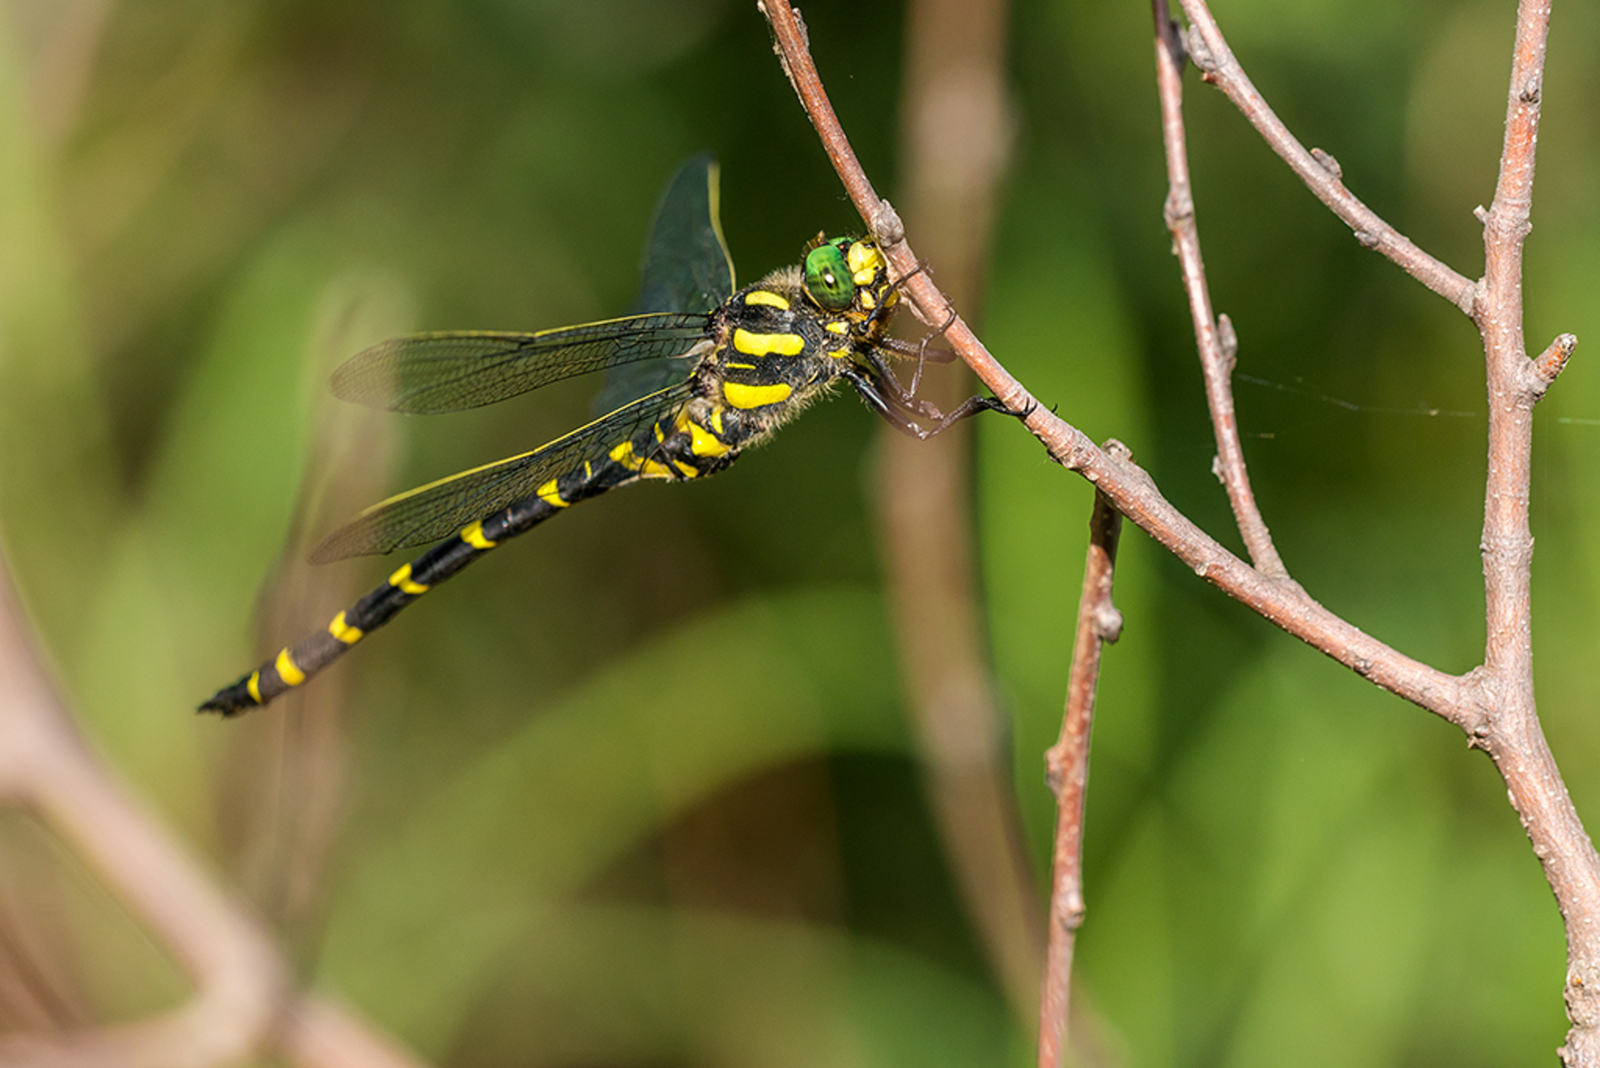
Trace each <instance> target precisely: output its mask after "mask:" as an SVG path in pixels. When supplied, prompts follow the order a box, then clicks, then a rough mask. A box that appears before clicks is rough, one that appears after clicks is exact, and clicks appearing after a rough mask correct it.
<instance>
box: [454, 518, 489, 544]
mask: <svg viewBox="0 0 1600 1068" xmlns="http://www.w3.org/2000/svg"><path fill="white" fill-rule="evenodd" d="M461 540H462V541H464V542H466V543H467V544H468V545H470V546H472V547H473V548H474V549H493V548H494V546H495V543H494V542H492V541H490V540H489V539H488V537H487V536H486V535H485V534H484V533H483V520H481V519H480V520H478V522H476V523H474V524H472V525H471V526H470V527H468V528H467V529H466V530H463V531H462V532H461Z"/></svg>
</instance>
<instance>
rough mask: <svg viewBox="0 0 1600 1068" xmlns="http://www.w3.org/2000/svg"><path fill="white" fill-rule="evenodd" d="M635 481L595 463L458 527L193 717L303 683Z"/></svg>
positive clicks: (262, 700)
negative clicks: (492, 561)
mask: <svg viewBox="0 0 1600 1068" xmlns="http://www.w3.org/2000/svg"><path fill="white" fill-rule="evenodd" d="M637 477H638V475H637V474H636V473H635V472H633V471H630V470H628V469H627V468H625V467H622V466H620V465H617V464H612V463H607V464H604V465H597V469H596V470H594V472H593V474H591V475H590V476H589V477H588V478H587V479H583V480H582V481H581V482H579V484H578V485H576V486H574V487H572V488H571V489H566V488H565V487H563V489H562V492H561V493H560V494H558V493H557V492H556V488H555V484H553V483H552V484H550V485H548V486H546V487H544V488H545V490H546V492H545V493H544V494H543V495H541V496H534V497H529V498H527V499H526V500H522V501H518V502H517V503H516V504H513V505H511V506H510V507H509V508H506V509H504V510H503V511H499V512H496V513H495V514H494V515H492V516H490V517H489V518H487V519H484V520H482V521H480V522H477V523H473V524H471V525H470V526H467V527H465V528H463V529H462V530H461V531H460V532H459V533H457V534H455V535H454V536H452V537H450V538H448V539H446V540H444V541H442V542H440V543H439V544H437V545H435V546H434V547H433V548H431V549H429V550H428V551H427V552H425V553H423V554H422V555H421V556H419V557H417V558H416V559H415V560H413V561H411V562H410V563H409V564H406V565H405V566H404V567H402V568H400V569H399V570H398V571H396V572H395V573H394V574H392V575H390V576H389V579H388V581H387V582H385V583H383V584H382V585H381V586H378V587H377V588H376V589H374V590H372V592H370V593H368V594H367V595H366V596H365V597H363V598H361V600H359V601H357V602H356V603H355V604H354V605H352V606H350V607H349V608H347V609H345V610H344V611H343V612H340V613H339V614H338V615H336V616H334V617H333V619H332V621H331V622H329V624H328V625H327V627H325V628H324V629H322V630H320V631H318V632H317V633H315V634H313V635H311V636H310V637H309V638H306V639H305V640H304V641H302V642H300V643H299V644H298V645H296V646H294V647H293V648H286V649H282V650H280V651H279V652H278V655H277V656H275V657H273V658H272V659H271V660H268V661H266V662H265V663H263V664H262V665H261V666H260V667H258V668H256V670H254V671H252V672H251V673H250V674H248V675H246V676H244V677H243V678H241V679H240V680H239V681H238V682H235V683H234V684H233V685H231V686H225V687H223V688H222V689H220V690H218V691H217V692H216V694H215V695H213V696H212V698H211V699H210V700H209V701H206V702H205V703H204V704H202V705H201V706H200V711H202V712H220V713H222V714H223V715H224V716H232V715H236V714H238V713H240V712H244V711H246V710H248V709H252V708H259V707H260V706H262V705H264V704H266V703H267V702H268V701H271V700H272V699H273V698H274V697H277V696H279V695H280V694H283V693H286V692H288V691H289V690H292V689H294V688H295V687H296V686H299V685H301V684H302V683H304V682H305V681H306V680H307V679H309V678H310V677H311V676H312V675H315V674H316V673H317V672H319V671H321V670H322V669H323V668H325V667H327V666H328V665H329V664H331V663H333V662H334V661H335V660H337V659H339V657H341V656H343V655H344V653H345V650H347V649H349V648H350V647H351V646H352V645H354V644H356V642H358V641H360V640H361V639H362V638H364V637H366V636H367V635H368V634H371V633H372V632H373V631H374V630H377V629H378V628H379V627H381V626H383V625H384V624H385V623H387V622H389V620H390V619H392V618H393V617H394V614H395V613H396V612H398V611H400V609H402V608H404V607H405V606H406V605H408V604H410V603H411V602H412V601H415V600H416V599H417V598H418V597H421V596H422V595H423V594H424V593H427V592H428V591H429V590H430V589H432V588H433V587H435V586H437V585H438V584H439V583H441V582H443V581H444V580H445V579H447V578H449V577H450V576H452V575H454V574H455V573H456V572H458V571H460V570H461V569H462V568H464V567H466V566H467V565H468V564H470V563H472V561H474V560H476V559H478V558H479V557H480V556H483V555H484V554H485V553H487V552H489V551H490V550H491V549H493V548H495V547H496V546H497V545H499V544H500V543H502V542H504V541H505V540H506V539H507V538H514V537H516V536H517V535H518V534H521V533H523V532H524V531H527V530H531V529H533V528H534V527H536V526H538V525H539V524H540V523H542V522H544V521H545V520H546V519H549V518H550V517H551V516H553V515H555V514H556V513H557V512H560V511H562V510H563V509H565V508H567V507H569V506H570V505H573V504H576V503H577V502H578V501H580V500H583V499H584V498H586V497H593V496H595V495H597V494H600V493H604V492H605V491H606V490H608V489H612V488H614V487H616V486H620V485H622V484H623V483H625V482H630V481H632V480H633V479H635V478H637ZM562 481H563V482H565V480H564V479H563V480H562Z"/></svg>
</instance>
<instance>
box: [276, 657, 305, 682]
mask: <svg viewBox="0 0 1600 1068" xmlns="http://www.w3.org/2000/svg"><path fill="white" fill-rule="evenodd" d="M272 666H273V667H275V668H277V669H278V677H279V678H280V679H282V680H283V681H284V682H287V683H288V684H289V685H290V686H298V685H300V684H301V683H302V682H305V681H306V673H305V672H304V671H301V670H300V668H299V667H298V666H297V665H296V664H295V662H294V661H293V660H292V659H291V658H290V657H289V650H287V649H284V650H282V651H281V652H279V653H278V659H276V660H274V661H273V662H272Z"/></svg>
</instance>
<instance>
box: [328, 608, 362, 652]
mask: <svg viewBox="0 0 1600 1068" xmlns="http://www.w3.org/2000/svg"><path fill="white" fill-rule="evenodd" d="M328 633H329V634H331V635H333V636H334V637H335V638H338V639H339V640H340V641H342V642H344V643H345V644H346V645H354V644H355V643H356V642H358V641H360V640H361V639H362V637H363V636H364V635H365V632H364V631H363V630H362V629H361V628H360V627H352V626H351V625H350V624H348V623H346V622H345V621H344V613H343V612H340V613H339V614H338V615H336V616H334V617H333V622H332V623H329V624H328Z"/></svg>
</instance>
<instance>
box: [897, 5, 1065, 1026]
mask: <svg viewBox="0 0 1600 1068" xmlns="http://www.w3.org/2000/svg"><path fill="white" fill-rule="evenodd" d="M905 21H906V43H905V75H904V78H905V88H904V92H903V96H902V99H903V104H902V108H903V112H902V117H901V130H902V135H901V145H902V153H901V159H902V161H903V166H902V168H901V172H900V173H901V176H902V177H901V188H902V189H903V190H904V196H905V201H906V213H907V215H908V216H909V217H910V218H911V219H912V220H913V221H914V223H915V225H916V226H917V231H918V233H920V234H923V235H924V241H925V243H926V245H927V246H928V251H929V253H930V254H931V255H932V256H933V257H934V258H935V259H936V260H937V262H938V263H939V278H940V281H941V282H942V283H943V284H944V285H946V286H948V287H950V289H951V290H952V291H953V292H954V293H956V294H958V295H959V297H958V299H959V300H960V302H961V304H962V305H963V306H965V307H971V306H973V305H976V304H977V302H978V299H979V295H980V294H981V292H982V280H983V273H984V272H983V268H984V264H985V261H986V258H987V257H986V251H987V248H988V244H989V237H990V231H991V226H990V221H991V220H992V218H993V216H994V211H993V203H994V198H995V190H996V188H997V186H998V184H999V181H1000V178H1001V176H1002V174H1003V171H1004V165H1005V157H1006V150H1005V146H1006V136H1005V132H1004V131H1005V124H1006V107H1005V103H1006V101H1005V89H1004V86H1005V79H1004V75H1003V73H1002V68H1003V66H1004V63H1005V54H1006V48H1005V42H1006V32H1005V31H1006V3H1005V0H912V2H911V3H909V4H908V5H907V6H906V13H905ZM951 137H957V138H959V139H960V141H961V143H962V144H963V145H965V146H967V149H968V151H965V152H961V153H952V152H949V151H947V147H948V145H949V141H950V138H951ZM970 380H971V373H970V372H969V371H967V369H966V367H964V366H962V365H960V364H952V365H929V367H928V373H927V374H926V375H925V376H924V377H923V378H922V381H921V389H920V390H919V394H920V395H921V396H922V397H924V398H925V399H927V400H928V401H930V402H931V403H933V404H934V405H935V406H937V407H940V408H943V409H945V410H947V411H948V410H949V409H951V408H953V407H954V406H955V405H956V404H959V403H960V402H961V401H962V400H963V399H965V397H966V396H967V395H968V394H969V393H971V392H972V384H971V381H970ZM971 430H972V424H971V423H957V424H956V425H954V426H952V427H950V428H948V429H947V430H946V431H945V432H944V433H942V434H940V435H938V436H937V437H935V438H932V439H930V440H928V441H917V440H915V439H913V438H911V437H909V436H908V435H906V434H903V433H900V432H899V431H897V430H895V429H893V428H891V427H889V426H888V425H887V424H884V425H883V427H882V431H881V440H880V441H879V449H878V464H877V473H876V482H877V489H876V491H875V492H874V493H873V498H874V502H875V505H876V511H877V520H878V522H877V524H876V526H877V527H878V529H879V531H880V532H881V548H880V555H881V558H882V560H883V564H884V579H885V587H886V589H885V593H886V594H887V598H888V604H889V606H890V608H891V610H892V613H893V615H892V618H893V623H894V627H893V630H894V636H895V645H896V648H897V652H898V654H899V661H900V665H901V668H900V675H901V680H902V683H901V688H902V689H903V690H904V691H905V694H906V698H907V705H908V712H909V714H910V718H911V721H912V724H913V726H914V727H915V736H916V739H917V746H918V754H919V758H920V761H919V762H920V764H921V768H922V779H923V789H924V793H925V794H926V795H927V798H928V801H929V808H930V810H931V812H932V815H933V817H934V819H935V822H936V825H937V827H938V830H939V836H940V839H941V840H942V843H943V846H944V851H945V855H946V856H947V858H948V860H949V868H950V870H951V873H952V875H953V876H954V881H955V885H956V888H957V890H958V891H959V893H960V895H961V899H962V904H963V906H964V907H965V910H966V912H967V914H968V916H969V917H970V918H971V921H972V927H973V930H974V932H975V933H976V935H977V936H978V939H979V941H980V944H981V945H982V948H983V951H984V955H985V957H986V958H987V960H988V963H989V967H990V970H991V971H992V972H993V974H994V975H995V977H996V979H997V980H998V981H999V984H1000V987H1001V989H1002V990H1004V991H1005V993H1006V998H1007V1001H1008V1002H1009V1003H1010V1005H1011V1008H1012V1012H1013V1014H1014V1015H1015V1016H1016V1017H1017V1018H1018V1019H1019V1020H1030V1019H1032V1018H1033V1016H1034V1015H1035V1014H1036V1013H1037V1012H1038V1004H1037V998H1038V995H1039V973H1040V970H1041V969H1042V968H1043V966H1044V924H1043V923H1042V922H1041V919H1042V915H1041V914H1042V912H1043V909H1042V907H1041V905H1042V903H1041V901H1040V900H1039V894H1038V888H1037V883H1036V881H1035V878H1034V873H1033V866H1032V864H1031V863H1030V862H1029V858H1028V853H1027V848H1026V843H1025V841H1024V839H1023V835H1022V829H1021V826H1020V819H1019V814H1018V812H1017V807H1016V804H1015V801H1014V794H1013V789H1012V782H1011V759H1010V747H1009V746H1008V745H1006V744H1005V739H1006V737H1007V735H1006V732H1005V730H1004V729H1003V728H1002V726H1001V713H1000V709H999V707H998V705H997V702H996V700H995V687H994V683H993V677H992V669H991V667H990V665H989V662H988V659H987V657H986V651H987V648H988V643H987V642H986V641H985V640H984V636H983V624H982V614H983V613H982V606H981V605H980V603H979V594H978V583H977V582H976V581H975V579H974V575H975V572H976V566H975V557H974V552H973V537H972V500H971V493H970V492H969V490H970V485H969V484H970V480H971V474H970V470H971V465H972V448H971V443H972V438H971Z"/></svg>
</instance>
